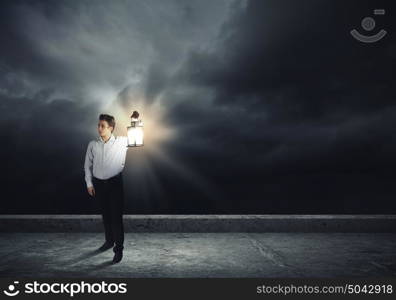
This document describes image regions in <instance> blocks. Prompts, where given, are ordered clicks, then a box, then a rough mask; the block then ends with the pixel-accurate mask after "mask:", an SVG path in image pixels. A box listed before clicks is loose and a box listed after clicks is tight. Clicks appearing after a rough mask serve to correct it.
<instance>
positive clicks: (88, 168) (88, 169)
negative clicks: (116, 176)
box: [84, 142, 93, 188]
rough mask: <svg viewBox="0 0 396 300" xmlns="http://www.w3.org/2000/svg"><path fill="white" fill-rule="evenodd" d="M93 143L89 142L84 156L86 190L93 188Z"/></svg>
mask: <svg viewBox="0 0 396 300" xmlns="http://www.w3.org/2000/svg"><path fill="white" fill-rule="evenodd" d="M92 148H93V143H92V142H90V143H89V144H88V147H87V153H86V154H85V163H84V172H85V183H86V184H87V188H88V187H91V186H93V184H92V166H93V153H92Z"/></svg>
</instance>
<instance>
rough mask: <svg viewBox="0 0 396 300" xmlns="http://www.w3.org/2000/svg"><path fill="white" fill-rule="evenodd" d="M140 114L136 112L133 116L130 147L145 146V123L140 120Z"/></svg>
mask: <svg viewBox="0 0 396 300" xmlns="http://www.w3.org/2000/svg"><path fill="white" fill-rule="evenodd" d="M138 117H139V113H138V112H137V111H134V112H133V114H132V116H131V126H129V127H128V128H127V129H128V147H138V146H143V145H144V144H143V138H144V134H143V122H142V120H139V119H138Z"/></svg>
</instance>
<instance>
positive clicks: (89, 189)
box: [87, 186, 95, 196]
mask: <svg viewBox="0 0 396 300" xmlns="http://www.w3.org/2000/svg"><path fill="white" fill-rule="evenodd" d="M87 189H88V194H90V195H91V196H95V188H94V187H93V186H90V187H89V188H87Z"/></svg>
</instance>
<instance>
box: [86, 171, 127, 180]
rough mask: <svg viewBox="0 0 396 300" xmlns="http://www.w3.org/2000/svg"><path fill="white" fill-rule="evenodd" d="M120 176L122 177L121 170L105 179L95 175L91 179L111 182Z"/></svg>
mask: <svg viewBox="0 0 396 300" xmlns="http://www.w3.org/2000/svg"><path fill="white" fill-rule="evenodd" d="M121 177H122V172H120V173H118V174H117V175H115V176H113V177H110V178H107V179H100V178H96V177H93V179H95V180H97V181H99V182H102V183H109V182H113V181H115V180H117V179H121Z"/></svg>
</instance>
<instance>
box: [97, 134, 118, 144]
mask: <svg viewBox="0 0 396 300" xmlns="http://www.w3.org/2000/svg"><path fill="white" fill-rule="evenodd" d="M98 140H99V142H101V143H103V144H104V143H105V142H104V141H103V139H102V137H101V136H98ZM114 140H115V136H114V134H111V135H110V138H109V140H108V141H107V142H106V143H108V142H113V141H114Z"/></svg>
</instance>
